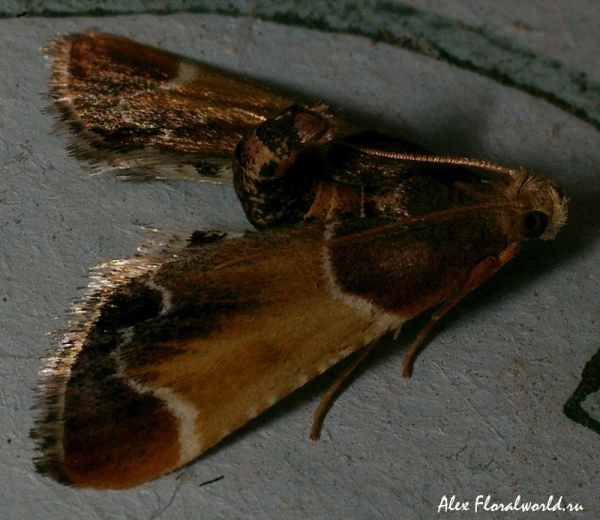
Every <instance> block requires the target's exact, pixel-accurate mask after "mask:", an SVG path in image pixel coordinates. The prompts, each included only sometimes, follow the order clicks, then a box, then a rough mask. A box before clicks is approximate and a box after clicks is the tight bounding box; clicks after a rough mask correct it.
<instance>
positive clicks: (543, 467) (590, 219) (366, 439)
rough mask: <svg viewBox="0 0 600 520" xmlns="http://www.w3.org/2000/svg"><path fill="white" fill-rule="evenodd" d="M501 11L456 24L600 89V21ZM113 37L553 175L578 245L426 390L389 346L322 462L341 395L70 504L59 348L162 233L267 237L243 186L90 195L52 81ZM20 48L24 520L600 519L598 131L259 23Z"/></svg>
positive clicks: (532, 252)
mask: <svg viewBox="0 0 600 520" xmlns="http://www.w3.org/2000/svg"><path fill="white" fill-rule="evenodd" d="M415 3H419V4H420V7H421V8H427V9H431V10H433V11H435V10H440V11H445V12H444V14H446V15H447V14H448V12H447V9H448V8H447V7H445V6H440V5H438V3H437V2H415ZM552 3H553V4H554V2H552ZM497 4H498V3H497V2H493V3H490V4H489V6H488V10H487V11H486V10H484V9H481V8H478V9H468V8H467V7H466V5H462V6H461V5H460V2H454V3H453V5H455V6H456V8H455V11H454V13H455V16H456V17H457V20H463V21H465V23H466V22H467V21H468V22H469V23H471V24H481V25H486V26H487V27H488V28H489V27H492V28H493V29H494V30H496V31H498V32H499V33H506V34H513V33H514V34H515V38H518V39H519V43H520V45H523V46H529V47H530V48H531V49H532V50H533V51H535V52H537V53H545V54H546V55H547V56H549V57H553V58H556V59H559V60H561V61H563V62H564V63H568V64H570V65H573V66H575V67H576V68H577V70H580V71H581V72H582V73H586V74H589V75H590V76H596V77H597V71H598V70H599V67H598V65H599V63H598V60H599V59H600V52H598V51H599V50H600V49H599V46H600V44H599V42H598V41H597V37H594V35H597V31H595V32H594V31H592V30H590V29H589V26H594V24H595V27H596V28H597V26H598V23H599V22H600V16H599V17H596V18H594V16H590V15H588V16H587V17H586V16H582V15H581V13H579V12H577V10H576V9H575V10H573V11H566V10H563V11H561V16H556V17H550V19H549V17H548V16H544V13H545V12H546V11H545V10H546V7H545V6H544V5H542V4H545V3H539V4H534V5H529V6H528V7H527V8H520V5H521V4H520V3H514V5H513V2H504V4H505V9H504V10H499V9H496V8H495V7H492V6H496V5H497ZM536 6H537V10H536ZM581 26H584V27H585V29H581V30H580V29H579V27H581ZM89 27H98V28H100V29H102V30H106V31H110V32H115V33H119V34H123V35H126V36H129V37H131V38H134V39H136V40H139V41H142V42H145V43H149V44H152V45H155V46H159V47H162V48H165V49H168V50H171V51H174V52H179V53H181V54H184V55H186V56H189V57H192V58H196V59H200V60H204V61H208V62H211V63H216V64H219V65H221V66H225V67H228V68H230V69H232V70H235V71H238V72H241V73H244V74H249V75H252V76H254V77H257V78H263V79H267V80H270V81H272V82H275V83H279V84H283V85H284V86H287V87H293V88H296V89H298V90H299V91H300V92H302V93H304V94H308V95H310V96H312V97H315V98H320V99H324V100H326V101H327V102H329V103H330V104H332V105H333V106H335V107H341V108H343V109H345V110H346V111H347V112H349V113H352V114H355V115H356V116H358V117H360V118H361V119H363V120H365V121H366V122H367V123H368V124H370V125H373V126H377V127H380V128H384V129H386V130H388V131H390V132H394V133H397V134H399V135H403V136H406V137H409V138H411V139H413V140H415V141H417V142H419V143H421V144H423V145H424V146H426V147H429V148H431V149H433V150H435V151H438V152H442V153H453V154H456V155H461V156H475V157H479V158H484V159H491V160H496V161H498V162H501V163H506V164H509V165H514V166H524V167H526V168H529V169H533V170H536V171H538V172H540V173H542V174H545V175H548V176H552V177H554V178H555V179H556V180H558V181H560V182H561V183H562V184H563V185H564V186H565V188H566V190H567V192H568V194H569V196H570V199H571V203H570V208H571V214H570V219H569V223H568V225H567V226H566V228H565V229H564V230H563V232H561V234H560V235H559V237H558V238H557V240H556V241H554V242H551V243H531V244H528V245H527V247H526V248H525V249H524V251H523V252H522V253H521V254H520V255H519V256H518V258H517V259H516V260H515V261H514V262H513V263H512V264H511V265H509V266H507V267H506V268H505V269H504V270H503V271H502V272H500V273H499V274H498V275H497V276H496V277H495V278H494V279H492V280H491V281H490V282H489V283H487V284H486V285H485V286H484V287H481V288H480V289H479V290H478V291H476V292H475V293H473V294H472V295H471V296H470V297H469V298H468V299H466V300H465V301H464V302H462V303H461V305H459V307H458V308H457V309H456V310H455V311H453V312H452V313H451V314H450V315H449V316H447V318H446V319H445V320H444V321H443V323H441V324H440V326H439V327H438V328H437V330H436V331H435V333H434V334H433V335H432V336H431V338H430V340H429V341H428V345H427V348H426V349H425V350H424V351H423V352H422V353H421V355H420V356H419V358H418V360H417V363H416V366H415V374H414V376H413V378H412V379H411V380H405V379H403V378H402V377H401V376H400V371H401V362H402V358H403V353H404V350H405V348H406V345H407V342H408V341H409V340H410V337H411V334H414V333H415V332H416V330H417V327H416V326H415V325H413V326H408V327H407V328H406V330H405V334H404V335H403V336H402V337H401V338H400V339H399V340H398V341H397V342H393V341H392V340H391V338H385V339H384V340H383V341H382V343H381V345H380V346H379V348H378V350H377V352H376V353H375V354H374V355H373V356H372V357H371V358H370V359H369V361H368V362H367V363H366V364H365V366H364V368H363V370H362V371H360V372H359V373H358V374H357V377H356V378H355V379H354V381H353V383H352V384H351V385H350V386H349V387H348V388H347V389H346V390H345V392H344V393H343V394H342V395H341V396H340V397H339V398H338V399H337V402H336V403H335V405H334V406H333V408H332V410H331V412H330V413H329V416H328V417H327V420H326V423H325V427H324V430H323V435H322V439H321V440H320V441H318V442H313V441H310V440H309V439H308V433H309V430H310V426H311V421H312V413H313V411H314V409H315V407H316V406H317V404H318V402H319V399H320V396H321V395H322V393H323V392H324V391H325V390H326V388H327V387H328V384H329V383H331V381H332V376H330V375H325V377H323V378H321V379H319V380H317V381H316V382H314V383H312V384H309V385H307V386H306V387H304V388H303V389H302V390H300V391H299V392H297V393H296V394H294V395H293V396H291V397H290V398H288V399H286V400H285V401H283V402H282V403H280V404H278V405H276V406H275V407H274V408H273V409H272V410H271V411H270V412H269V413H268V414H266V415H264V416H262V417H260V418H258V419H257V420H255V421H253V422H252V423H250V424H249V425H248V426H247V427H246V428H244V429H243V430H242V431H241V432H239V433H237V434H235V435H233V436H232V437H230V438H229V439H227V440H226V441H225V442H224V443H222V444H220V445H219V446H218V447H217V448H216V449H213V450H211V451H210V452H209V453H208V454H207V455H206V456H204V457H202V458H201V459H200V460H198V461H197V462H196V463H194V464H192V465H190V466H188V467H186V468H184V469H182V470H181V471H178V472H176V473H174V474H171V475H168V476H166V477H163V478H161V479H159V480H156V481H154V482H150V483H148V484H145V485H143V486H139V487H137V488H134V489H131V490H127V491H105V492H97V491H90V490H83V491H82V490H73V489H69V488H65V487H63V486H60V485H58V484H55V483H54V482H53V481H51V480H49V479H46V478H42V477H40V476H39V475H37V474H36V473H35V472H34V469H33V465H32V462H31V458H32V456H33V448H34V445H33V442H32V441H31V440H30V439H29V438H28V432H29V429H30V428H31V426H32V424H33V417H34V413H33V412H32V411H31V410H30V409H29V407H30V406H31V405H32V403H33V397H34V394H33V388H34V387H35V382H36V373H37V371H38V369H39V368H40V365H41V362H40V358H41V357H43V356H44V354H45V353H46V351H47V350H48V349H49V348H51V347H52V346H53V345H54V344H55V341H56V338H55V337H54V336H52V335H48V334H47V333H52V332H56V331H59V330H61V328H63V327H64V326H65V325H66V318H67V313H66V312H65V310H66V309H67V308H68V307H69V305H70V302H71V301H72V300H73V299H74V298H75V297H77V296H78V295H81V289H78V288H81V287H82V286H84V285H85V277H86V272H87V270H88V269H89V268H90V267H92V266H94V265H96V264H98V263H100V262H103V261H106V260H108V259H111V258H122V257H126V256H130V255H132V254H134V253H135V249H136V247H137V246H138V245H139V244H140V243H141V242H142V241H143V240H144V231H143V229H142V227H157V228H163V229H225V230H242V229H249V228H250V226H249V224H248V223H247V222H246V220H245V218H244V216H243V213H242V211H241V208H240V207H239V204H238V203H237V201H236V198H235V195H234V193H233V190H232V189H231V187H229V186H213V185H207V184H200V183H190V182H183V181H181V182H150V183H136V184H131V183H130V184H122V183H118V182H116V180H115V179H114V176H112V175H111V174H104V175H100V176H94V177H90V176H88V175H87V171H88V170H87V169H86V165H85V164H83V163H81V162H78V161H77V160H75V159H73V158H70V157H69V156H68V154H67V152H66V150H65V145H66V140H65V138H64V137H63V136H60V135H54V134H52V133H51V131H52V125H53V118H52V116H51V115H48V114H45V113H43V109H44V107H46V106H47V104H48V100H47V99H45V98H44V96H43V93H44V92H45V91H46V87H45V82H46V81H47V77H48V71H49V67H48V63H47V62H46V61H45V60H44V58H43V56H42V54H41V53H40V52H39V48H40V47H41V46H43V44H44V43H45V41H46V40H47V39H48V38H50V37H51V36H52V35H53V34H55V33H56V32H75V31H82V30H84V29H86V28H89ZM0 41H1V42H2V45H0V70H2V74H0V104H1V109H0V244H1V246H0V273H1V274H2V281H1V282H0V330H1V331H2V336H3V341H1V342H0V356H1V358H0V359H1V361H0V381H1V383H0V461H1V465H2V467H3V468H4V471H3V476H2V477H0V518H8V519H13V518H14V519H20V518H40V519H41V518H44V519H51V518H77V519H79V518H81V519H88V518H89V519H92V518H111V519H113V518H115V519H129V518H136V519H137V518H169V519H179V518H181V519H183V518H186V519H187V518H227V519H229V518H298V519H300V518H307V517H312V518H407V519H408V518H411V519H412V518H433V517H434V516H436V515H437V514H438V508H439V506H440V504H443V497H444V496H446V497H447V498H448V500H449V499H450V498H451V497H452V495H455V496H456V500H458V501H461V502H465V501H468V502H469V511H468V512H462V513H460V517H461V518H463V517H464V518H468V517H469V516H470V515H474V516H477V515H479V517H482V518H505V517H507V515H509V513H491V512H485V513H482V512H481V508H480V509H479V511H478V512H477V513H475V511H474V508H475V501H476V499H477V497H478V496H479V495H482V496H484V497H485V496H487V495H490V496H491V501H492V502H494V503H504V504H509V503H510V502H513V501H514V500H515V499H516V498H517V496H519V495H520V496H521V500H522V501H534V502H538V503H547V501H548V499H549V498H550V496H551V495H552V496H553V497H554V500H555V501H556V499H558V497H560V496H562V497H563V501H562V504H563V505H565V504H566V503H578V504H580V505H581V506H583V508H584V511H583V512H581V513H578V514H576V515H575V514H568V513H566V512H557V513H545V514H536V513H528V515H527V516H528V517H530V518H554V517H555V518H571V517H572V518H597V517H598V514H600V492H599V491H598V484H597V482H598V478H599V468H600V464H599V462H600V461H599V457H598V447H599V446H600V436H599V435H598V433H596V432H594V431H592V430H591V429H588V428H585V427H583V426H581V425H580V424H576V423H575V422H573V421H571V420H570V419H568V418H567V417H565V415H564V414H563V413H562V407H563V405H564V404H565V402H566V401H567V399H568V398H569V396H570V395H571V394H572V393H573V391H574V390H575V388H576V387H577V385H578V384H579V382H580V381H581V371H582V369H583V367H584V365H585V363H586V362H588V361H589V360H590V358H591V357H592V355H593V354H594V353H595V352H596V351H597V350H598V348H599V346H600V341H599V340H600V337H599V332H598V319H597V317H598V310H599V304H598V302H599V298H598V296H599V289H598V281H599V280H600V246H599V243H598V239H599V238H600V226H599V225H598V222H600V220H599V218H598V217H599V216H600V215H599V210H600V204H599V202H600V176H599V175H598V171H597V169H598V164H600V161H599V159H600V135H599V134H598V131H597V130H595V129H594V128H593V127H592V126H591V125H589V124H587V123H585V122H583V121H581V120H580V119H577V118H576V117H573V116H571V115H570V114H568V113H567V112H566V111H563V110H560V109H558V108H556V107H555V106H552V105H550V104H548V103H547V102H545V101H543V100H542V99H539V98H537V97H535V96H532V95H529V94H526V93H523V92H521V91H519V90H516V89H511V88H508V87H506V86H501V85H499V84H498V83H496V82H494V81H491V80H490V79H487V78H484V77H481V76H479V75H476V74H473V73H471V72H467V71H465V70H462V69H459V68H456V67H453V66H451V65H448V64H446V63H441V62H439V61H436V60H434V59H430V58H427V57H424V56H422V55H418V54H414V53H411V52H408V51H405V50H401V49H398V48H394V47H391V46H387V45H384V44H381V43H377V44H375V43H373V42H372V41H370V40H368V39H366V38H361V37H357V36H352V35H343V34H341V35H332V34H324V33H320V32H318V31H310V30H308V29H302V28H291V27H286V26H281V25H277V24H273V23H266V22H262V21H256V20H253V19H250V18H233V17H220V16H212V15H203V16H200V15H185V14H180V15H174V16H168V17H160V16H146V15H141V16H134V17H107V18H96V19H93V18H66V19H44V18H20V19H6V20H0ZM584 51H585V52H584ZM582 52H584V54H585V56H586V58H585V59H584V60H582V59H581V54H582ZM588 405H589V406H590V407H592V408H593V402H592V400H590V403H588ZM592 408H590V410H591V409H592ZM220 476H223V477H224V478H223V479H221V480H219V481H217V482H213V483H212V484H207V485H202V484H203V483H205V482H207V481H210V480H213V479H215V478H217V477H220ZM439 514H442V512H440V513H439ZM447 514H450V513H447Z"/></svg>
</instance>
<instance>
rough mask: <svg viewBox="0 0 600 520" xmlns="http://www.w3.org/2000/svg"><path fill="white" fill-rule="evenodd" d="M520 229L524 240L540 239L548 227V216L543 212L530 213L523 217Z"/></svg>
mask: <svg viewBox="0 0 600 520" xmlns="http://www.w3.org/2000/svg"><path fill="white" fill-rule="evenodd" d="M519 227H520V229H521V233H523V237H524V238H538V237H539V236H540V235H541V234H542V233H543V232H544V231H546V228H547V227H548V215H546V214H545V213H542V212H541V211H529V212H528V213H525V214H524V215H523V216H521V219H520V221H519Z"/></svg>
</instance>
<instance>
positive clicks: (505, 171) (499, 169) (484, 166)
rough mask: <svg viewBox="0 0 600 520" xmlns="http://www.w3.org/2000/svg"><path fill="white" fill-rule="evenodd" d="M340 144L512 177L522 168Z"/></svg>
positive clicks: (402, 158)
mask: <svg viewBox="0 0 600 520" xmlns="http://www.w3.org/2000/svg"><path fill="white" fill-rule="evenodd" d="M339 144H342V145H343V146H347V147H348V148H352V149H353V150H357V151H359V152H361V153H364V154H367V155H372V156H374V157H383V158H385V159H397V160H398V161H412V162H425V163H436V164H449V165H452V166H469V167H471V168H479V169H481V170H487V171H490V172H495V173H500V174H502V175H508V176H510V177H514V176H515V175H516V174H517V173H519V171H520V169H516V168H510V167H509V166H502V165H501V164H497V163H494V162H491V161H482V160H479V159H470V158H468V157H451V156H447V155H422V154H414V153H401V152H390V151H385V150H377V149H375V148H367V147H364V146H358V145H355V144H351V143H345V142H343V141H342V142H340V143H339Z"/></svg>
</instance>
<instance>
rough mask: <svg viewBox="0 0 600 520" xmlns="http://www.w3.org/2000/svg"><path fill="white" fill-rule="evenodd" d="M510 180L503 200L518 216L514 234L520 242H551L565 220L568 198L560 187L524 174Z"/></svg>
mask: <svg viewBox="0 0 600 520" xmlns="http://www.w3.org/2000/svg"><path fill="white" fill-rule="evenodd" d="M511 177H512V179H511V181H510V183H509V185H508V189H507V191H506V196H507V198H508V201H509V205H510V206H511V207H513V208H514V209H515V210H516V211H517V213H518V218H517V222H516V226H517V232H518V233H519V234H520V235H521V236H522V237H523V238H541V239H542V240H549V239H552V238H554V237H555V236H556V233H558V230H559V229H560V228H561V227H562V226H563V225H564V223H565V221H566V220H567V198H566V197H565V196H564V193H563V189H562V187H561V186H560V185H558V184H557V183H555V182H554V181H551V180H549V179H545V178H544V177H541V176H540V175H536V174H534V173H528V172H525V171H523V170H519V171H515V172H514V173H513V174H512V176H511Z"/></svg>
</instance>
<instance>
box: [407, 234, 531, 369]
mask: <svg viewBox="0 0 600 520" xmlns="http://www.w3.org/2000/svg"><path fill="white" fill-rule="evenodd" d="M518 248H519V243H518V242H515V243H513V244H510V245H509V246H508V247H507V248H506V249H505V250H504V251H502V252H501V253H500V254H499V255H498V256H488V257H487V258H484V259H483V260H481V261H480V262H479V263H478V264H477V265H476V266H475V267H474V268H473V270H472V271H471V273H470V274H469V277H468V278H467V279H466V280H465V282H464V283H463V284H461V285H459V286H458V288H457V289H456V291H454V293H452V294H451V295H450V296H449V297H448V298H447V299H446V300H445V301H444V302H443V303H442V305H440V307H438V309H437V310H436V311H435V312H434V313H433V315H432V316H431V318H430V319H429V322H428V323H427V324H426V325H425V326H424V327H423V328H422V329H421V330H420V331H419V333H418V334H417V336H416V337H415V339H414V341H413V342H412V344H411V345H410V347H409V348H408V351H407V352H406V355H405V356H404V361H403V363H402V375H403V376H404V377H411V376H412V371H413V364H414V362H415V358H416V354H417V351H418V350H419V347H420V346H421V343H422V341H423V339H424V338H425V336H426V335H427V334H428V333H429V331H430V330H431V329H432V328H433V326H434V325H435V324H436V323H437V321H438V320H439V319H440V318H441V317H442V316H443V315H444V314H446V313H447V312H448V311H449V310H450V309H452V308H453V307H454V306H455V305H456V304H457V303H458V302H460V301H461V300H462V299H463V298H464V297H465V296H466V295H467V294H468V293H469V292H471V291H472V290H473V289H475V288H476V287H478V286H479V285H481V284H482V283H483V282H485V281H486V280H487V279H488V278H489V277H490V276H492V275H493V274H494V273H495V272H496V271H498V269H500V268H501V267H502V266H503V265H504V264H506V262H508V261H509V260H510V259H511V258H512V257H513V256H514V255H515V254H516V253H517V250H518Z"/></svg>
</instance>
